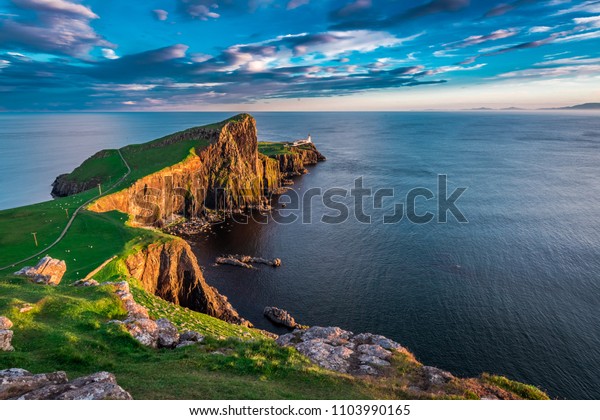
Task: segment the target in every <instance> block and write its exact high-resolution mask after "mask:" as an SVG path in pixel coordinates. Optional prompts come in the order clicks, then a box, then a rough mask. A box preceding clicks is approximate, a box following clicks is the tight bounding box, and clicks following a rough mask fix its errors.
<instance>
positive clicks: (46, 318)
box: [0, 278, 390, 399]
mask: <svg viewBox="0 0 600 420" xmlns="http://www.w3.org/2000/svg"><path fill="white" fill-rule="evenodd" d="M148 298H149V299H156V298H153V297H152V298H150V297H148ZM146 303H148V302H146ZM23 305H33V309H32V310H30V311H29V312H24V313H22V312H20V308H22V307H23ZM150 306H151V307H152V305H150ZM0 313H1V314H3V315H7V316H9V317H10V318H11V319H12V320H13V322H14V324H15V326H14V331H15V337H14V339H13V344H14V347H15V349H16V350H15V351H14V352H10V353H1V354H0V369H5V368H9V367H16V366H18V367H22V368H25V369H28V370H30V371H32V372H49V371H56V370H64V371H66V372H67V373H68V375H69V377H71V378H75V377H78V376H82V375H86V374H89V373H92V372H97V371H100V370H107V371H110V372H113V373H114V374H115V375H116V376H117V379H118V381H119V384H121V385H122V386H123V387H124V388H125V389H127V390H128V391H130V392H131V393H132V395H133V396H134V398H136V399H222V398H225V399H233V398H236V399H237V398H241V399H257V398H283V399H291V398H306V399H322V398H359V399H360V398H376V397H379V396H383V395H387V396H390V394H389V393H388V391H386V390H384V389H378V388H377V387H370V386H368V385H367V386H365V384H364V383H361V382H359V381H356V380H355V379H352V378H349V377H345V376H343V375H337V374H333V373H329V372H326V371H323V370H321V369H319V368H316V367H314V366H313V365H311V364H310V363H308V361H307V360H306V359H305V358H303V357H302V356H300V355H299V354H298V353H297V352H296V351H294V350H291V349H286V348H280V347H279V346H277V345H276V344H275V343H274V342H273V341H272V340H269V339H261V338H257V337H255V336H250V337H246V338H245V340H241V339H239V338H233V337H228V338H224V339H222V338H220V337H219V336H215V335H212V330H213V328H215V326H216V324H222V326H221V328H222V331H225V330H227V329H229V328H232V327H234V326H231V325H229V324H226V323H224V322H222V321H219V320H216V319H214V318H210V317H207V316H206V315H202V314H196V313H191V311H190V313H186V314H185V318H187V320H186V321H185V322H188V323H193V325H194V327H200V328H198V329H199V330H200V331H201V332H203V333H204V334H207V336H208V338H207V340H206V342H205V343H204V344H203V345H202V346H191V347H186V348H182V349H176V350H154V349H149V348H146V347H143V346H141V345H139V344H138V343H137V342H136V341H135V340H133V339H132V338H131V337H130V336H129V335H128V334H127V333H126V332H125V331H124V330H123V329H122V327H120V326H118V325H115V324H108V323H107V321H109V320H111V319H119V318H123V317H124V316H125V311H124V310H123V308H122V307H121V304H120V303H119V302H118V301H117V300H116V298H115V297H114V296H113V295H112V293H111V291H110V286H105V287H100V288H93V287H92V288H74V287H70V286H66V285H59V286H58V287H44V286H39V285H34V284H31V283H29V282H28V281H26V280H22V279H16V278H8V279H7V278H5V279H4V280H0ZM208 318H210V320H208ZM207 321H208V324H206V322H207ZM202 325H206V327H205V328H204V329H202ZM217 328H218V327H217ZM234 328H237V327H234ZM382 393H384V394H382Z"/></svg>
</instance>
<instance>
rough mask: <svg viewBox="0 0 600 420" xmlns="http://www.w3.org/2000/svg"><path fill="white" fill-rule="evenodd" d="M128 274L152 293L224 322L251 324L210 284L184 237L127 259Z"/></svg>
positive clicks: (152, 247)
mask: <svg viewBox="0 0 600 420" xmlns="http://www.w3.org/2000/svg"><path fill="white" fill-rule="evenodd" d="M125 265H126V266H127V270H128V271H129V274H130V275H131V276H132V277H134V278H136V279H138V280H139V281H140V283H141V285H142V287H143V288H144V289H145V290H146V291H147V292H149V293H152V294H154V295H156V296H159V297H161V298H163V299H165V300H167V301H169V302H173V303H175V304H177V305H181V306H184V307H187V308H190V309H193V310H196V311H199V312H202V313H205V314H208V315H211V316H214V317H215V318H219V319H222V320H224V321H227V322H230V323H233V324H240V325H245V326H252V325H251V324H250V323H249V322H248V321H246V320H245V319H243V318H242V317H240V316H239V314H238V313H237V312H236V310H235V309H234V308H233V307H232V306H231V304H230V303H229V302H228V301H227V298H226V297H225V296H223V295H221V294H219V292H218V291H217V289H215V288H214V287H211V286H209V285H208V284H207V283H206V281H205V280H204V276H203V275H202V270H201V269H200V267H199V266H198V261H197V260H196V257H195V255H194V254H193V252H192V250H191V248H190V246H189V245H188V244H187V242H185V241H184V240H181V239H174V240H172V241H169V242H166V243H154V244H151V245H149V246H148V247H147V248H145V249H143V250H141V251H139V252H137V253H135V254H132V255H130V256H129V257H127V259H126V260H125Z"/></svg>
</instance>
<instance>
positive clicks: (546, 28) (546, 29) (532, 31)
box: [528, 26, 553, 34]
mask: <svg viewBox="0 0 600 420" xmlns="http://www.w3.org/2000/svg"><path fill="white" fill-rule="evenodd" d="M552 29H553V28H552V27H551V26H532V27H531V28H529V31H528V32H529V33H530V34H538V33H543V32H550V31H551V30H552Z"/></svg>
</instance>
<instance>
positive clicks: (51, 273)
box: [15, 255, 67, 286]
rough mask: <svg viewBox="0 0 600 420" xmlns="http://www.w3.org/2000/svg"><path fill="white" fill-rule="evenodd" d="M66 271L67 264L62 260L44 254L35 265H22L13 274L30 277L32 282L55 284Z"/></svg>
mask: <svg viewBox="0 0 600 420" xmlns="http://www.w3.org/2000/svg"><path fill="white" fill-rule="evenodd" d="M66 271H67V264H66V263H65V262H64V261H61V260H57V259H54V258H52V257H50V256H49V255H46V256H45V257H44V258H42V259H41V260H40V261H39V262H38V263H37V265H36V266H35V267H23V268H22V269H21V270H19V271H17V272H16V273H15V275H17V276H26V277H30V278H31V279H32V280H33V282H34V283H38V284H46V285H49V286H56V285H57V284H59V283H60V281H61V280H62V278H63V276H64V274H65V272H66Z"/></svg>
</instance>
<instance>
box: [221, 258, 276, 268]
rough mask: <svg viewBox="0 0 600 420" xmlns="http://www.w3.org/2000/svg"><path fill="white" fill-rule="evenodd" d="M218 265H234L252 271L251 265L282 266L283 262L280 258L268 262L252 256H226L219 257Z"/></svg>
mask: <svg viewBox="0 0 600 420" xmlns="http://www.w3.org/2000/svg"><path fill="white" fill-rule="evenodd" d="M216 263H217V264H228V265H234V266H237V267H244V268H250V269H253V268H254V267H253V266H252V265H251V264H250V263H256V264H264V265H270V266H271V267H280V266H281V260H280V259H279V258H275V259H272V260H268V259H265V258H260V257H251V256H250V255H224V256H222V257H218V258H217V260H216Z"/></svg>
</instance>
